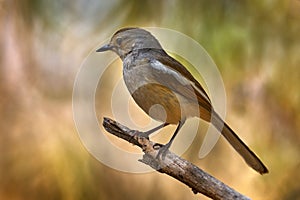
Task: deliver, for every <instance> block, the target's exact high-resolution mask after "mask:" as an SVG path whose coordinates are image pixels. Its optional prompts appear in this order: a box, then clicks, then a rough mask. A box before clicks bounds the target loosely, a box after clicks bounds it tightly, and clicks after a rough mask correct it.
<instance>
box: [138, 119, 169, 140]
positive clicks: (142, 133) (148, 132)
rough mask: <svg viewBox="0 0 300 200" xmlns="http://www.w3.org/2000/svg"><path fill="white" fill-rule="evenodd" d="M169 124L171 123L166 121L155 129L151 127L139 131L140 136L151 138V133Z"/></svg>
mask: <svg viewBox="0 0 300 200" xmlns="http://www.w3.org/2000/svg"><path fill="white" fill-rule="evenodd" d="M168 125H169V123H167V122H165V123H163V124H161V125H159V126H157V127H155V128H153V129H150V130H149V131H145V132H140V133H138V136H140V137H145V138H147V139H149V135H151V134H152V133H154V132H155V131H158V130H159V129H161V128H163V127H165V126H168Z"/></svg>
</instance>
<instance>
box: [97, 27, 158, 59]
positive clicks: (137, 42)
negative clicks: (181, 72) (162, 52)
mask: <svg viewBox="0 0 300 200" xmlns="http://www.w3.org/2000/svg"><path fill="white" fill-rule="evenodd" d="M145 48H147V49H148V48H152V49H162V47H161V45H160V44H159V42H158V41H157V40H156V38H155V37H154V36H153V35H151V33H149V32H148V31H146V30H144V29H140V28H123V29H120V30H118V31H117V32H116V33H115V34H114V35H113V36H112V38H111V40H110V42H109V43H108V44H106V45H104V46H102V47H101V48H99V49H98V50H97V52H103V51H107V50H111V51H114V52H115V53H116V54H118V55H119V56H120V58H121V59H122V60H123V59H124V58H125V57H126V55H128V54H129V53H130V52H132V51H134V50H138V49H145Z"/></svg>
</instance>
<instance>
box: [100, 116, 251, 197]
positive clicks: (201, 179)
mask: <svg viewBox="0 0 300 200" xmlns="http://www.w3.org/2000/svg"><path fill="white" fill-rule="evenodd" d="M103 126H104V128H105V129H106V130H107V131H108V132H109V133H111V134H113V135H115V136H117V137H119V138H122V139H124V140H127V141H128V142H130V143H132V144H134V145H137V146H139V147H141V148H142V149H143V152H144V153H145V154H144V155H143V158H142V159H141V160H140V161H141V162H143V163H145V164H147V165H149V166H150V167H152V168H153V169H155V170H157V171H158V172H161V173H165V174H168V175H169V176H172V177H173V178H175V179H177V180H179V181H180V182H182V183H184V184H185V185H187V186H189V187H190V188H192V190H193V192H194V193H195V194H197V193H202V194H204V195H205V196H207V197H210V198H212V199H249V198H248V197H246V196H244V195H242V194H240V193H238V192H237V191H235V190H234V189H232V188H230V187H229V186H227V185H225V184H224V183H222V182H221V181H219V180H217V179H216V178H214V177H213V176H211V175H209V174H207V173H206V172H204V171H203V170H201V169H200V168H198V167H197V166H195V165H193V164H192V163H190V162H188V161H186V160H184V159H182V158H180V157H179V156H177V155H176V154H174V153H172V152H170V151H167V153H166V156H165V157H164V159H161V158H156V156H157V154H158V150H159V148H157V147H159V145H155V144H156V143H154V142H152V141H150V140H149V139H147V138H145V137H140V136H139V134H138V133H141V132H139V131H136V130H131V129H129V128H127V127H125V126H123V125H121V124H119V123H118V122H116V121H114V120H112V119H109V118H104V120H103Z"/></svg>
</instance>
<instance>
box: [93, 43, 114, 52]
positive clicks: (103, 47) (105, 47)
mask: <svg viewBox="0 0 300 200" xmlns="http://www.w3.org/2000/svg"><path fill="white" fill-rule="evenodd" d="M111 49H112V46H111V45H110V44H106V45H104V46H102V47H101V48H100V49H97V51H96V52H103V51H108V50H111Z"/></svg>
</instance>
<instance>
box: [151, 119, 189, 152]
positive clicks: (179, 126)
mask: <svg viewBox="0 0 300 200" xmlns="http://www.w3.org/2000/svg"><path fill="white" fill-rule="evenodd" d="M184 122H185V120H181V121H179V122H178V126H177V128H176V130H175V132H174V134H173V136H172V137H171V139H170V141H169V142H168V143H167V144H165V145H163V146H161V147H160V149H159V151H158V154H157V156H156V158H159V156H160V155H162V158H164V157H165V156H166V153H167V151H168V149H169V148H170V146H171V144H172V142H173V140H174V139H175V137H176V135H177V133H178V132H179V130H180V129H181V127H182V126H183V124H184Z"/></svg>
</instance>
